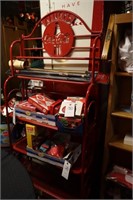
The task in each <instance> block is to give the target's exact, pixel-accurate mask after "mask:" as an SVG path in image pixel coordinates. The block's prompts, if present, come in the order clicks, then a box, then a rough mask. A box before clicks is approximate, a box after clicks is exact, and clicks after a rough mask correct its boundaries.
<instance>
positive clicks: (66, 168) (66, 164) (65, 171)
mask: <svg viewBox="0 0 133 200" xmlns="http://www.w3.org/2000/svg"><path fill="white" fill-rule="evenodd" d="M70 169H71V164H70V163H69V162H68V161H67V160H65V162H64V166H63V170H62V174H61V175H62V176H63V177H64V178H65V179H67V180H68V177H69V172H70Z"/></svg>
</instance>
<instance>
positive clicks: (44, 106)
mask: <svg viewBox="0 0 133 200" xmlns="http://www.w3.org/2000/svg"><path fill="white" fill-rule="evenodd" d="M28 102H29V103H31V104H32V105H33V106H35V107H36V108H37V109H38V110H40V111H41V112H43V113H44V114H48V112H49V111H50V108H51V105H52V104H53V103H54V102H55V101H54V100H53V99H50V98H49V97H48V96H46V95H45V94H42V93H38V94H36V95H34V96H31V97H29V98H28Z"/></svg>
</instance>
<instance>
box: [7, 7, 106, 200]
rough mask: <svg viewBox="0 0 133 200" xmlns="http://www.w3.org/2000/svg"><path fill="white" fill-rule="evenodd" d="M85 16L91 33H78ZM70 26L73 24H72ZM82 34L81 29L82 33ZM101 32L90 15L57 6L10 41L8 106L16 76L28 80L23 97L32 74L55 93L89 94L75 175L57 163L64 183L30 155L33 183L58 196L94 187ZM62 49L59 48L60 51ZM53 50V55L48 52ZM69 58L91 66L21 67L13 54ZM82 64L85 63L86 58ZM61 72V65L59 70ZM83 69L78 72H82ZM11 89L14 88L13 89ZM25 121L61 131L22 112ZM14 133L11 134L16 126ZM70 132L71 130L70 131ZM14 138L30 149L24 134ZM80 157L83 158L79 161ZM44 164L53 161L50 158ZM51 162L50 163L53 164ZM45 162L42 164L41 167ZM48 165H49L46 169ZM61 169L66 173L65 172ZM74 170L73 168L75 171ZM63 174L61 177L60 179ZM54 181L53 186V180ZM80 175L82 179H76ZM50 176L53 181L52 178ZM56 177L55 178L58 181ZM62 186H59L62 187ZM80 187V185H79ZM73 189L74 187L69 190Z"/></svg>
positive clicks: (83, 193)
mask: <svg viewBox="0 0 133 200" xmlns="http://www.w3.org/2000/svg"><path fill="white" fill-rule="evenodd" d="M76 20H78V21H80V23H81V24H82V26H83V27H84V29H85V34H83V35H81V34H77V33H75V31H74V29H73V28H74V21H76ZM40 25H42V26H43V28H44V33H43V36H42V37H34V32H35V30H36V29H37V28H38V27H39V26H40ZM56 25H58V26H60V30H61V32H60V33H58V34H56ZM66 27H67V29H66ZM76 34H77V35H76ZM101 34H102V33H101V32H100V31H93V30H91V29H90V28H89V27H88V26H87V24H86V23H85V22H84V20H83V19H82V18H81V17H80V16H78V15H77V14H75V13H73V12H70V11H66V10H56V11H53V12H51V13H49V14H47V15H46V16H44V17H43V18H42V19H40V20H39V21H38V22H37V24H36V25H35V27H34V28H33V31H32V32H31V34H29V35H27V36H25V35H22V37H21V39H20V40H16V41H14V42H13V43H12V44H11V46H10V60H11V67H10V71H9V72H8V75H9V77H8V78H7V80H6V81H5V84H4V95H5V99H6V108H7V107H8V99H9V96H8V92H9V91H8V86H9V84H10V81H11V80H12V79H14V78H16V79H18V80H20V81H21V82H22V88H21V92H22V97H23V98H25V97H27V92H26V90H25V87H26V81H29V80H30V79H32V80H42V81H43V82H44V84H45V86H46V87H45V90H46V92H47V93H48V92H49V93H50V94H52V95H53V98H54V97H55V98H58V96H59V98H60V97H62V99H64V98H66V97H67V96H69V95H71V96H83V97H85V99H86V100H85V105H84V112H83V114H84V123H83V130H84V131H83V134H82V136H74V137H80V139H79V140H80V141H81V143H82V153H81V158H80V159H79V162H76V163H75V164H74V166H73V167H72V169H71V171H70V179H69V180H68V181H66V180H65V179H64V178H63V177H61V170H60V169H59V167H56V166H52V169H53V167H54V168H55V169H54V171H55V174H56V170H57V174H58V176H57V180H56V181H57V182H59V181H60V180H61V182H60V184H59V185H58V184H57V183H56V181H55V178H53V179H52V173H48V171H49V170H50V168H48V169H47V171H46V173H45V170H44V168H43V167H44V166H43V164H42V165H41V164H37V163H34V162H33V161H32V158H31V159H29V161H28V163H30V164H28V166H30V167H27V170H28V171H29V173H30V175H31V177H32V181H33V184H34V186H35V188H37V189H38V190H40V191H42V192H43V193H45V194H47V195H49V196H51V197H53V198H57V199H63V198H73V197H75V196H76V198H88V196H89V191H90V187H91V176H92V174H91V173H92V168H93V166H94V163H95V152H96V150H97V142H98V135H97V127H96V120H97V110H98V84H97V82H96V76H97V74H99V70H100V69H99V68H100V56H101ZM84 39H85V41H88V45H87V46H83V45H82V44H81V46H77V44H78V41H79V40H80V41H83V40H84ZM37 40H41V42H42V48H40V47H39V48H37V47H36V48H35V47H27V42H29V43H30V42H31V41H37ZM16 45H17V46H19V50H20V51H19V52H18V55H13V49H14V48H15V46H16ZM36 50H41V51H42V52H43V55H41V56H33V55H31V51H36ZM57 50H58V51H57ZM74 51H83V52H87V55H88V56H84V55H83V56H82V57H81V56H79V55H76V56H73V52H74ZM46 53H47V56H46V55H45V54H46ZM15 59H19V60H27V59H30V60H38V59H43V60H44V61H45V60H56V61H59V60H62V59H63V60H64V59H65V60H68V61H73V60H75V61H79V60H80V61H81V60H82V61H88V64H87V65H88V72H87V73H86V72H83V73H82V74H80V73H79V74H77V73H76V72H74V73H70V72H67V73H66V72H62V73H59V72H56V74H53V72H52V71H51V72H49V71H47V70H45V69H44V70H39V69H38V70H33V69H32V70H31V69H16V68H15V66H14V64H13V60H15ZM81 67H82V64H81ZM54 72H55V71H54ZM76 74H77V76H76ZM10 93H11V92H10ZM9 118H10V115H9V113H8V110H7V122H8V124H9V121H10V119H9ZM18 120H19V121H23V122H25V123H31V124H35V125H38V126H44V127H46V128H48V129H52V131H54V130H55V131H57V130H58V128H57V127H52V126H49V125H45V124H42V123H38V122H34V121H30V120H26V119H23V118H18ZM8 128H9V133H10V136H11V131H10V127H9V126H8ZM68 134H70V133H69V131H68ZM10 142H11V146H12V150H13V151H17V152H18V153H21V154H24V155H27V151H26V139H25V138H23V139H22V140H19V141H18V142H17V143H13V144H12V139H11V137H10ZM78 163H79V164H78ZM44 165H47V164H46V163H45V164H44ZM48 165H49V164H48ZM37 166H38V167H39V168H41V169H40V170H39V169H38V167H37ZM42 168H43V169H42ZM59 170H60V173H59ZM71 172H72V173H71ZM47 173H48V174H49V177H48V180H45V178H44V179H43V178H42V177H45V175H46V176H47ZM58 179H59V180H58ZM50 180H51V183H52V185H53V187H52V186H51V183H50ZM76 180H78V181H76ZM47 181H48V184H47ZM54 181H55V183H54ZM63 184H64V185H65V184H66V188H65V189H61V188H62V186H63ZM57 186H58V189H57ZM74 188H75V189H74ZM69 190H71V191H70V193H69Z"/></svg>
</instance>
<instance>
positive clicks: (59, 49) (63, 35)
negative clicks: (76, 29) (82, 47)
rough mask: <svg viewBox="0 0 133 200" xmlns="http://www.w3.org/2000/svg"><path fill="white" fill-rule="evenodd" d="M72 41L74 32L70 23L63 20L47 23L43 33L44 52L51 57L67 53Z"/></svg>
mask: <svg viewBox="0 0 133 200" xmlns="http://www.w3.org/2000/svg"><path fill="white" fill-rule="evenodd" d="M73 43H74V33H73V30H72V28H71V25H70V24H68V23H66V22H65V21H61V20H59V21H54V22H52V23H49V24H48V25H47V27H46V29H45V31H44V34H43V44H44V48H45V50H46V52H47V53H48V54H49V55H50V56H53V57H60V56H65V55H67V54H68V53H69V52H70V51H71V49H72V46H73Z"/></svg>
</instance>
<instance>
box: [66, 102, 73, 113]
mask: <svg viewBox="0 0 133 200" xmlns="http://www.w3.org/2000/svg"><path fill="white" fill-rule="evenodd" d="M74 114H75V103H74V102H71V103H67V105H66V109H65V117H74Z"/></svg>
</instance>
